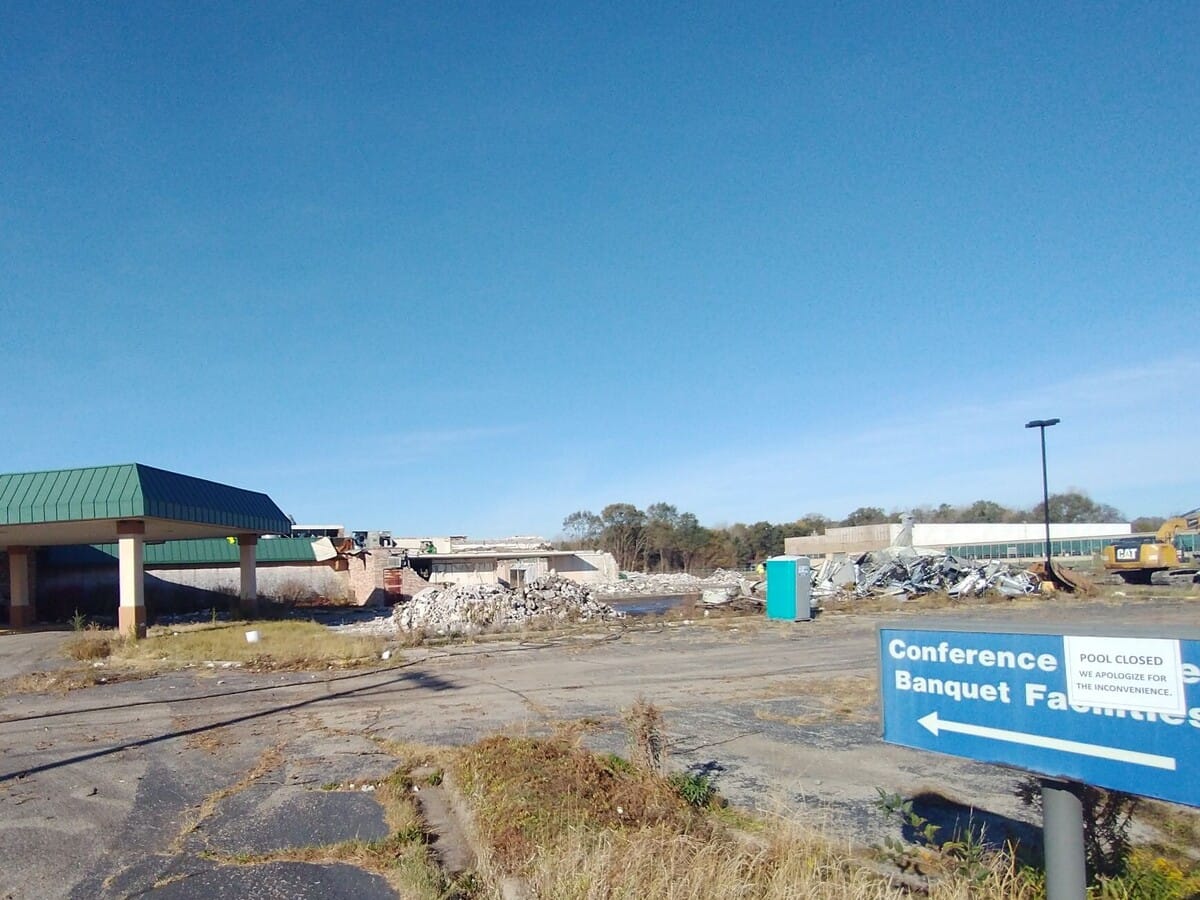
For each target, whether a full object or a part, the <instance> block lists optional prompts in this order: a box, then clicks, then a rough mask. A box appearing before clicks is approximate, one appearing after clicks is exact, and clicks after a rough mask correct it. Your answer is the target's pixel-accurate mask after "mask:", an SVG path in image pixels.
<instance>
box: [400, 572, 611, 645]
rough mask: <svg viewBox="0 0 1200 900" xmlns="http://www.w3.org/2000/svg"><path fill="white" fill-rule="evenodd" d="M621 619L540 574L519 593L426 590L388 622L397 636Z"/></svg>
mask: <svg viewBox="0 0 1200 900" xmlns="http://www.w3.org/2000/svg"><path fill="white" fill-rule="evenodd" d="M621 618H624V613H620V612H617V611H616V610H615V609H613V608H612V607H611V606H609V605H608V604H607V603H602V602H600V601H598V600H596V599H595V597H594V596H593V595H592V592H591V590H590V589H588V588H586V587H584V586H583V585H580V584H577V583H576V582H574V581H571V580H570V579H568V578H563V577H562V576H561V575H553V574H551V575H545V576H543V577H541V578H538V579H536V580H534V581H531V582H530V583H529V584H527V585H524V586H523V587H520V588H516V589H513V588H507V587H504V586H503V585H499V584H463V585H456V586H455V587H450V588H438V587H429V588H426V589H425V590H423V591H421V592H420V593H419V594H417V595H416V596H415V597H413V599H412V600H411V601H409V602H408V603H404V604H398V605H397V606H396V608H395V610H394V612H393V613H392V622H393V624H394V625H395V627H396V629H397V630H399V631H425V632H428V633H431V634H439V635H445V634H473V633H478V632H480V631H493V630H503V629H505V628H509V627H512V626H515V625H521V624H525V623H527V622H530V621H532V620H535V619H555V620H559V621H585V622H586V621H603V622H607V621H612V620H615V619H621Z"/></svg>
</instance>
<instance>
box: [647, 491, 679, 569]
mask: <svg viewBox="0 0 1200 900" xmlns="http://www.w3.org/2000/svg"><path fill="white" fill-rule="evenodd" d="M678 524H679V510H677V509H676V508H675V507H674V506H672V505H671V504H670V503H651V504H650V505H649V506H647V507H646V541H645V553H646V571H647V572H648V571H650V568H651V557H652V556H654V557H657V562H658V569H659V571H662V572H665V571H667V570H668V569H670V568H672V567H673V566H674V553H675V549H676V548H675V529H676V527H677V526H678Z"/></svg>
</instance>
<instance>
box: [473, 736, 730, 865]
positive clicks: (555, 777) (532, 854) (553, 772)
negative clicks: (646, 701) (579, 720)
mask: <svg viewBox="0 0 1200 900" xmlns="http://www.w3.org/2000/svg"><path fill="white" fill-rule="evenodd" d="M453 768H454V774H455V776H456V778H457V780H458V783H459V784H460V785H462V788H463V790H464V791H465V792H466V793H467V794H468V795H470V796H471V797H473V798H474V799H475V805H476V818H477V820H478V824H479V829H480V831H481V833H482V835H483V838H484V840H485V841H486V843H487V844H488V845H489V847H490V848H491V849H492V852H493V857H494V859H493V861H494V862H495V863H496V864H497V865H498V866H499V867H500V868H501V869H502V870H503V871H505V872H507V873H510V874H517V873H519V872H521V871H522V870H523V869H525V868H527V867H529V866H531V865H533V864H534V861H535V860H536V859H537V857H538V856H539V851H540V848H544V847H546V846H548V845H549V844H550V843H551V842H553V841H554V840H555V839H557V838H558V837H559V836H560V835H561V834H563V833H565V832H571V831H575V830H581V829H582V830H584V831H604V830H607V829H617V830H627V829H631V828H650V827H659V826H662V827H665V828H667V829H668V830H670V831H672V832H674V833H677V834H692V833H694V832H699V833H701V835H702V836H703V835H706V834H708V832H709V831H710V829H709V827H708V825H707V823H706V821H705V820H704V818H703V817H702V816H701V815H700V813H699V812H698V811H697V810H696V809H695V808H693V807H691V806H689V805H688V804H687V803H686V802H685V801H684V800H683V798H682V797H680V795H679V792H678V791H677V790H676V789H675V788H674V787H673V786H672V785H671V783H670V782H669V781H668V780H667V779H665V778H663V777H661V776H659V775H657V774H654V773H652V772H648V771H645V770H643V769H638V768H634V767H630V768H629V769H625V767H613V766H612V765H610V760H606V759H602V758H600V757H598V756H596V755H595V754H593V753H591V752H589V751H587V750H584V749H582V748H581V747H579V746H576V745H574V744H571V743H568V742H567V741H564V740H562V739H561V738H543V739H538V738H517V737H506V736H496V737H490V738H486V739H484V740H482V741H480V742H479V743H477V744H475V745H474V746H472V747H469V748H467V749H465V750H463V751H461V752H460V753H459V754H458V755H457V757H456V759H455V761H454V766H453Z"/></svg>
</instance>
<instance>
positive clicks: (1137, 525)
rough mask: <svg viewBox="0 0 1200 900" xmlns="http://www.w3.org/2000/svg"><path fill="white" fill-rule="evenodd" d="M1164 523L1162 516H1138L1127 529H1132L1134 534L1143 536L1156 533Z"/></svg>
mask: <svg viewBox="0 0 1200 900" xmlns="http://www.w3.org/2000/svg"><path fill="white" fill-rule="evenodd" d="M1165 521H1167V520H1166V519H1165V518H1163V517H1162V516H1138V517H1137V518H1136V519H1134V520H1133V521H1132V522H1131V523H1130V525H1129V527H1130V528H1132V529H1133V533H1134V534H1144V533H1147V532H1154V531H1158V529H1160V528H1162V523H1163V522H1165Z"/></svg>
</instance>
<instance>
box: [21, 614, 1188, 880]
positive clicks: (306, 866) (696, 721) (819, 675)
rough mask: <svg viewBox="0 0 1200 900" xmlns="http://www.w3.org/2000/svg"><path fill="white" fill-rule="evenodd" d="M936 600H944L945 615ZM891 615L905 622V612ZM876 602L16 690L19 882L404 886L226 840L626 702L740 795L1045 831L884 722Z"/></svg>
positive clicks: (359, 824) (1147, 622)
mask: <svg viewBox="0 0 1200 900" xmlns="http://www.w3.org/2000/svg"><path fill="white" fill-rule="evenodd" d="M1194 604H1195V600H1187V599H1170V600H1157V601H1154V600H1151V601H1138V602H1137V603H1136V604H1135V603H1132V602H1130V603H1124V602H1122V601H1121V600H1119V599H1117V600H1108V601H1104V602H1093V603H1088V604H1082V603H1079V602H1076V601H1070V602H1061V601H1045V602H1041V603H1034V604H1022V605H1021V606H1019V607H1008V606H1003V607H987V608H983V609H977V610H972V611H966V612H960V613H958V614H956V616H955V617H956V618H957V619H959V620H960V621H962V622H963V623H964V626H965V625H966V623H968V622H971V621H990V622H996V621H1019V622H1021V623H1024V624H1033V625H1053V624H1055V623H1061V624H1064V625H1070V626H1071V627H1073V628H1076V629H1077V628H1079V625H1080V623H1081V622H1087V623H1089V624H1092V625H1096V626H1101V625H1103V626H1120V625H1122V624H1137V625H1139V626H1142V627H1145V626H1151V627H1155V626H1158V627H1161V628H1163V629H1164V630H1168V629H1170V628H1174V627H1177V626H1193V625H1194V622H1195V612H1194V610H1195V606H1194ZM938 615H939V617H944V615H945V614H944V613H942V612H939V614H938ZM892 618H894V617H892ZM878 621H879V620H878V619H876V618H875V617H871V616H825V617H821V618H819V619H818V620H816V621H814V622H811V623H797V624H794V625H779V624H769V623H765V622H763V621H761V620H758V619H742V620H728V621H724V622H722V623H693V624H690V625H686V624H677V625H666V624H660V625H656V626H639V627H633V628H614V629H612V630H609V631H599V632H587V633H577V634H570V635H560V636H552V635H550V636H545V637H536V638H534V639H529V640H508V641H493V642H483V643H475V644H463V645H457V646H453V647H448V648H421V649H417V650H406V651H404V652H403V653H402V655H401V657H402V658H401V661H400V662H399V664H397V665H395V666H393V667H390V668H386V669H380V670H374V671H370V672H350V673H344V672H343V673H336V674H333V673H330V674H329V675H325V674H315V675H314V674H308V673H282V674H281V673H271V674H251V673H245V672H241V671H238V670H233V669H231V670H222V669H219V668H218V669H213V670H207V669H206V670H204V671H196V670H189V671H186V672H174V673H170V674H165V675H160V676H157V677H154V678H149V679H145V680H139V681H129V682H119V683H115V684H108V685H101V686H97V687H93V688H89V689H86V690H79V691H73V692H71V693H68V694H59V693H36V694H30V693H25V694H10V695H9V696H7V697H5V698H3V700H0V750H2V757H0V759H2V763H0V853H2V854H3V858H4V860H5V863H6V864H5V866H4V867H3V871H2V873H0V897H8V898H21V900H24V898H51V897H73V898H85V897H87V898H91V897H128V896H135V895H136V896H149V897H162V898H184V897H196V898H199V897H211V896H217V895H219V896H255V897H306V896H312V897H365V898H371V897H393V896H395V895H394V893H393V892H392V891H391V889H390V888H389V887H388V886H387V884H386V883H384V882H383V880H382V879H381V878H379V877H378V876H376V875H373V874H371V873H368V872H365V871H362V870H359V869H356V868H353V867H352V866H348V865H344V864H339V865H327V866H326V865H315V864H310V863H282V862H266V863H261V864H255V865H249V864H248V865H222V864H221V863H220V862H217V861H214V860H213V858H212V856H213V855H214V854H217V855H225V856H236V855H239V854H240V855H252V854H268V853H270V852H271V851H272V850H277V849H280V848H284V847H295V846H309V845H316V844H324V843H329V842H332V841H337V840H344V839H347V838H353V837H361V838H368V839H369V838H371V837H373V836H379V835H380V834H381V833H383V832H382V829H384V828H385V825H384V823H383V819H382V815H381V812H380V807H379V805H378V804H376V803H375V802H374V801H373V800H372V798H371V797H370V794H369V793H355V792H352V791H322V790H321V787H322V785H327V784H329V783H330V782H339V783H362V782H370V781H371V780H372V779H380V778H382V777H384V776H385V775H387V774H388V773H389V772H390V771H392V770H393V769H394V768H395V764H396V763H395V759H394V758H393V757H391V756H390V755H389V754H388V753H387V752H386V750H385V749H384V747H383V745H382V744H381V742H380V739H389V740H394V741H403V742H417V743H422V744H431V745H460V744H464V743H468V742H470V741H472V740H475V739H477V738H479V737H482V736H484V735H487V734H490V733H494V732H497V731H509V732H512V731H517V732H531V733H537V732H542V731H545V730H548V729H550V728H552V727H554V725H555V723H557V722H563V721H574V720H586V721H587V723H588V725H589V727H590V729H591V731H590V733H589V737H588V740H589V742H591V743H592V744H594V745H595V746H596V747H597V748H600V749H611V750H614V751H618V752H619V751H621V750H622V749H623V748H624V740H625V739H624V733H623V729H622V726H621V711H622V709H624V708H627V707H628V706H629V705H630V704H631V703H632V702H633V701H634V700H635V699H636V698H637V697H638V696H643V697H645V698H646V699H647V700H649V701H651V702H653V703H655V704H657V705H659V706H660V707H662V708H663V710H664V712H665V716H666V722H667V728H668V733H669V739H670V748H669V749H670V760H671V765H672V766H673V767H676V768H685V767H695V768H698V769H701V768H702V769H703V770H704V771H706V772H710V773H714V774H715V776H716V778H717V784H718V787H719V788H720V790H721V792H722V793H723V794H724V795H725V796H726V797H727V798H728V799H729V800H730V801H731V802H733V803H736V804H739V805H744V806H747V807H752V808H757V809H762V810H772V811H774V810H780V809H782V810H786V811H788V812H790V813H793V814H797V815H803V816H807V817H819V818H820V820H821V821H822V822H823V823H825V825H826V827H828V828H829V829H831V830H833V831H834V832H835V833H844V834H845V835H846V836H847V837H850V838H853V839H856V840H862V841H869V840H871V839H873V838H874V837H876V836H877V835H878V834H879V833H881V832H880V829H881V828H882V827H883V825H882V823H881V821H880V819H879V816H878V814H877V813H876V811H875V807H874V801H875V800H876V798H877V789H885V790H890V791H900V792H904V793H907V794H910V795H911V794H912V793H917V792H920V791H935V792H937V793H939V794H941V795H943V796H944V797H947V798H950V800H951V801H952V802H961V803H963V804H966V803H971V804H973V805H974V806H975V807H977V808H979V809H981V810H983V811H984V813H983V814H985V815H990V816H993V817H994V820H995V822H996V823H997V827H999V828H1001V829H1003V828H1010V829H1016V830H1020V829H1028V828H1030V820H1029V814H1028V813H1027V811H1025V810H1024V809H1023V808H1022V807H1021V806H1020V805H1019V803H1018V801H1017V800H1016V799H1015V797H1014V796H1013V789H1014V787H1015V785H1016V783H1017V782H1018V780H1019V775H1018V774H1017V773H1015V772H1012V771H1010V770H1006V769H1001V768H997V767H992V766H986V765H982V764H977V763H973V762H970V761H966V760H957V759H952V758H950V757H943V756H938V755H934V754H927V753H921V752H917V751H911V750H907V749H905V748H900V747H893V746H890V745H885V744H883V743H882V742H881V741H880V740H879V736H878V732H879V721H878V709H877V700H876V699H875V695H874V687H873V685H874V678H875V670H876V648H875V630H876V627H877V625H878ZM54 645H55V639H54V638H47V637H45V636H44V635H39V634H28V635H23V634H9V635H3V636H0V672H4V673H6V674H7V675H11V674H14V673H19V672H21V671H29V670H31V669H32V668H33V667H39V660H41V659H42V657H44V661H45V662H46V663H47V665H43V666H40V668H46V667H47V666H48V665H49V664H52V663H54V662H55V661H56V657H55V656H54Z"/></svg>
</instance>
